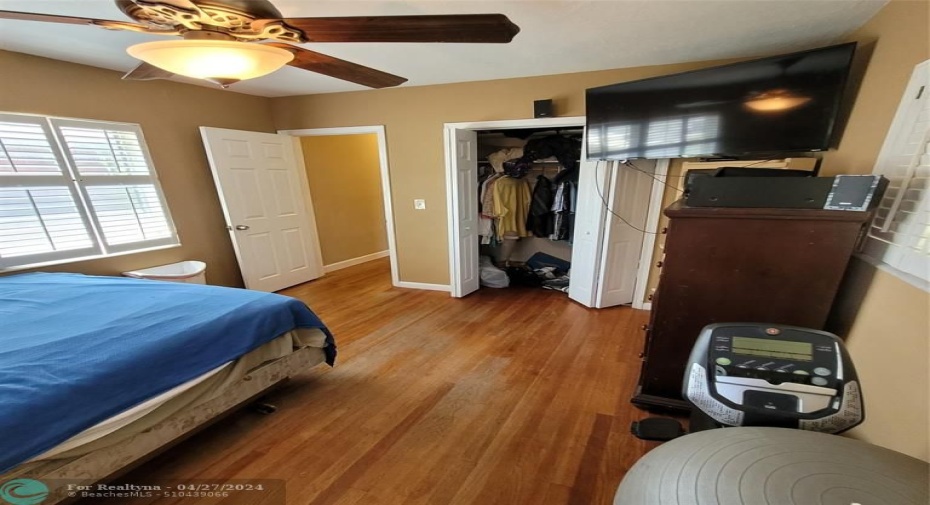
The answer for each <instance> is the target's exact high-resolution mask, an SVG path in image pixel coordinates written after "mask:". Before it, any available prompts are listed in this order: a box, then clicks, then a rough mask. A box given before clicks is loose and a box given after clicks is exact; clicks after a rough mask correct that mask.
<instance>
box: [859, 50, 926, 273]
mask: <svg viewBox="0 0 930 505" xmlns="http://www.w3.org/2000/svg"><path fill="white" fill-rule="evenodd" d="M928 95H930V61H926V62H924V63H921V64H920V65H918V66H917V68H915V70H914V73H913V75H912V76H911V80H910V82H909V83H908V86H907V89H906V90H905V92H904V96H903V98H902V99H901V103H900V105H899V106H898V111H897V113H896V114H895V118H894V121H893V122H892V124H891V128H890V129H889V131H888V136H887V137H886V138H885V143H884V145H883V146H882V150H881V153H880V154H879V157H878V161H877V163H876V167H875V170H874V173H876V174H881V175H884V176H885V177H887V178H888V180H889V185H888V189H887V191H886V192H885V195H884V197H883V198H882V201H881V202H880V203H879V206H878V209H877V210H876V215H875V219H874V220H873V222H872V226H871V227H870V229H869V240H868V241H867V243H866V248H865V253H866V254H867V255H869V256H872V257H874V258H876V259H879V260H881V261H882V262H883V263H886V264H888V265H889V266H892V267H894V268H895V269H897V270H900V271H902V272H905V273H907V274H910V275H913V276H916V277H918V278H920V279H922V280H924V281H928V282H930V96H928Z"/></svg>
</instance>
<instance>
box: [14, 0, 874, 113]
mask: <svg viewBox="0 0 930 505" xmlns="http://www.w3.org/2000/svg"><path fill="white" fill-rule="evenodd" d="M272 2H273V3H274V5H275V6H276V7H277V8H278V10H280V11H281V13H282V14H283V15H284V16H285V17H313V16H372V15H409V14H462V13H497V12H500V13H503V14H506V15H507V16H508V17H509V18H510V19H511V20H512V21H513V22H514V23H516V24H517V25H518V26H520V33H519V34H518V35H517V36H516V38H515V39H514V41H513V42H511V43H510V44H410V43H403V44H397V43H395V44H384V43H380V44H378V43H355V44H352V43H317V44H305V45H304V47H307V48H309V49H313V50H315V51H319V52H322V53H326V54H329V55H332V56H335V57H338V58H342V59H346V60H349V61H353V62H355V63H360V64H362V65H367V66H370V67H373V68H377V69H379V70H383V71H386V72H390V73H392V74H397V75H401V76H404V77H407V78H408V79H409V81H408V82H407V83H405V84H403V86H423V85H427V84H440V83H450V82H464V81H481V80H488V79H503V78H511V77H525V76H532V75H547V74H562V73H568V72H582V71H588V70H604V69H612V68H623V67H635V66H641V65H657V64H665V63H679V62H686V61H699V60H711V59H718V58H730V57H746V56H761V55H769V54H774V53H778V52H790V51H793V50H800V49H807V48H811V47H816V46H819V45H827V44H830V43H833V42H836V41H837V40H838V39H839V37H841V36H843V35H844V34H846V33H848V32H850V31H852V30H854V29H856V28H858V27H859V26H861V25H862V24H863V23H865V21H867V20H868V19H869V18H870V17H872V15H874V14H875V13H876V12H877V11H878V10H879V9H880V8H881V7H882V6H883V5H885V3H887V0H797V1H795V0H612V1H611V0H602V1H581V0H509V1H484V0H458V1H446V0H406V1H400V0H388V1H362V0H352V1H349V0H335V1H334V0H272ZM0 9H2V10H12V11H26V12H40V13H44V14H61V15H70V16H81V17H91V18H99V19H112V20H128V19H127V18H126V17H125V16H124V15H123V14H122V12H121V11H120V10H119V9H117V8H116V6H115V4H114V3H113V2H112V1H111V0H78V1H75V0H0ZM162 39H164V37H159V36H154V35H146V34H140V33H132V32H117V31H110V30H104V29H100V28H97V27H93V26H78V25H64V24H53V23H38V22H30V21H10V20H0V49H5V50H9V51H16V52H22V53H28V54H34V55H39V56H45V57H48V58H54V59H59V60H65V61H71V62H76V63H82V64H86V65H92V66H95V67H101V68H109V69H113V70H119V71H128V70H130V69H131V68H133V67H134V66H135V65H136V64H137V63H138V62H137V61H136V60H134V59H133V58H132V57H130V56H129V55H127V54H126V52H125V48H126V47H128V46H130V45H132V44H135V43H139V42H146V41H150V40H162ZM191 82H193V81H191ZM205 85H207V84H205ZM361 89H368V88H365V87H363V86H359V85H356V84H352V83H348V82H345V81H340V80H338V79H333V78H331V77H326V76H322V75H318V74H314V73H311V72H307V71H302V70H299V69H295V68H289V67H285V68H283V69H281V70H279V71H277V72H275V73H273V74H271V75H268V76H265V77H261V78H258V79H253V80H251V81H246V82H241V83H238V84H236V85H234V86H233V87H232V88H231V90H233V91H237V92H241V93H248V94H253V95H261V96H288V95H306V94H316V93H331V92H337V91H352V90H361Z"/></svg>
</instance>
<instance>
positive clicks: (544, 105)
mask: <svg viewBox="0 0 930 505" xmlns="http://www.w3.org/2000/svg"><path fill="white" fill-rule="evenodd" d="M533 117H552V100H551V99H549V100H536V101H535V102H533Z"/></svg>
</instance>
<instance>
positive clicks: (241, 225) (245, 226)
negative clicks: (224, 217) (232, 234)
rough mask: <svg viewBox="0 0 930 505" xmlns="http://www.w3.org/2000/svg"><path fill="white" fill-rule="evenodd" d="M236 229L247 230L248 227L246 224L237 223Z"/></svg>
mask: <svg viewBox="0 0 930 505" xmlns="http://www.w3.org/2000/svg"><path fill="white" fill-rule="evenodd" d="M236 229H237V230H248V229H249V227H248V226H247V225H244V224H237V225H236Z"/></svg>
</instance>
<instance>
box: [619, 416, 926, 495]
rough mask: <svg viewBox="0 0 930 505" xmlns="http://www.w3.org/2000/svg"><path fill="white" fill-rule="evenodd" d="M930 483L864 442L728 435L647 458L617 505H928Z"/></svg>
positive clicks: (908, 464)
mask: <svg viewBox="0 0 930 505" xmlns="http://www.w3.org/2000/svg"><path fill="white" fill-rule="evenodd" d="M928 484H930V464H928V463H926V462H924V461H921V460H919V459H915V458H912V457H910V456H905V455H904V454H901V453H899V452H895V451H892V450H889V449H884V448H882V447H878V446H874V445H871V444H867V443H865V442H860V441H858V440H853V439H850V438H846V437H842V436H837V435H827V434H825V433H817V432H812V431H803V430H791V429H785V428H721V429H715V430H708V431H701V432H698V433H693V434H691V435H685V436H684V437H681V438H676V439H675V440H672V441H670V442H666V443H665V444H662V445H661V446H659V447H657V448H655V449H653V450H652V451H651V452H649V454H646V455H645V456H643V457H642V459H640V460H639V461H638V462H636V464H635V465H633V468H631V469H630V471H629V472H628V473H627V474H626V477H624V479H623V482H621V483H620V487H619V488H618V489H617V494H616V495H615V496H614V505H855V504H861V505H911V504H913V505H927V504H928V503H930V494H928Z"/></svg>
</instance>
